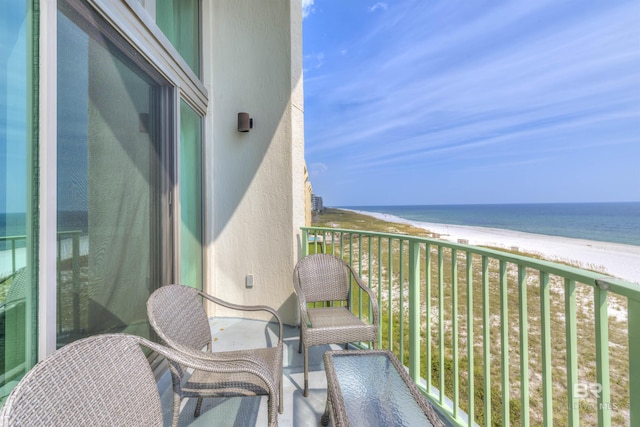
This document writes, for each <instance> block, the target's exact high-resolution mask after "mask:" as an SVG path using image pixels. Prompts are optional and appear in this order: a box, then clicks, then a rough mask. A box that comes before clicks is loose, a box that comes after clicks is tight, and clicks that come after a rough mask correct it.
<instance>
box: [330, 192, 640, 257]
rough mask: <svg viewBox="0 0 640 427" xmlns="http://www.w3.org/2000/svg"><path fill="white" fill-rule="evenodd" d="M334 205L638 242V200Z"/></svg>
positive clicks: (417, 217) (408, 216)
mask: <svg viewBox="0 0 640 427" xmlns="http://www.w3.org/2000/svg"><path fill="white" fill-rule="evenodd" d="M335 209H345V210H354V211H362V212H370V213H380V214H387V215H393V216H395V217H398V218H401V219H405V220H410V221H417V222H420V223H433V224H443V225H460V226H473V227H484V228H492V229H500V230H511V231H519V232H525V233H532V234H540V235H546V236H557V237H567V238H575V239H582V240H591V241H599V242H609V243H621V244H628V245H633V246H640V202H593V203H527V204H474V205H403V206H401V205H386V206H385V205H369V206H340V207H335Z"/></svg>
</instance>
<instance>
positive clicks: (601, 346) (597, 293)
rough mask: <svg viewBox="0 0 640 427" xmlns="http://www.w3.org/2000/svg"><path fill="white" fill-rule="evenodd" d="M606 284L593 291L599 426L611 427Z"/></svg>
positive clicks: (599, 283) (599, 284) (600, 283)
mask: <svg viewBox="0 0 640 427" xmlns="http://www.w3.org/2000/svg"><path fill="white" fill-rule="evenodd" d="M607 289H608V285H607V284H606V283H605V282H598V283H596V287H595V288H594V291H593V294H594V295H593V296H594V306H595V307H594V309H595V321H596V381H597V382H598V384H599V389H600V393H599V395H598V426H599V427H610V426H611V391H610V389H609V313H608V310H607Z"/></svg>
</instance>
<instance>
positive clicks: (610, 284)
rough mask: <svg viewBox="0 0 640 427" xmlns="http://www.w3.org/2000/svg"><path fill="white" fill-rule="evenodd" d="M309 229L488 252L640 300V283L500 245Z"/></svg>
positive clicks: (491, 256) (354, 231) (330, 229)
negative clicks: (537, 257)
mask: <svg viewBox="0 0 640 427" xmlns="http://www.w3.org/2000/svg"><path fill="white" fill-rule="evenodd" d="M301 229H302V230H303V231H305V232H323V233H343V234H358V235H367V236H371V237H380V238H387V239H388V238H391V239H398V240H404V241H409V242H417V243H425V244H428V245H434V246H441V247H445V248H449V249H456V250H458V251H464V252H470V253H472V254H475V255H480V256H486V257H488V258H494V259H498V260H501V261H505V262H508V263H513V264H517V265H522V266H524V267H528V268H532V269H535V270H539V271H541V272H544V273H548V274H551V275H557V276H562V277H565V278H567V279H569V280H574V281H576V282H579V283H583V284H585V285H589V286H594V287H596V286H597V287H599V288H600V289H603V290H607V291H610V292H613V293H616V294H619V295H622V296H624V297H627V298H629V299H632V300H635V301H638V302H640V284H634V283H631V282H627V281H624V280H621V279H616V278H614V277H611V276H608V275H606V274H603V273H597V272H594V271H588V270H584V269H581V268H578V267H572V266H569V265H564V264H560V263H557V262H552V261H544V260H539V259H536V258H531V257H527V256H524V255H517V254H511V253H508V252H503V251H500V250H497V249H490V248H485V247H481V246H473V245H468V244H464V243H456V242H450V241H448V240H442V239H436V238H430V237H419V236H412V235H410V234H395V233H385V232H377V231H367V230H354V229H347V228H332V227H301Z"/></svg>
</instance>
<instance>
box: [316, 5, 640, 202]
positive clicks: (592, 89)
mask: <svg viewBox="0 0 640 427" xmlns="http://www.w3.org/2000/svg"><path fill="white" fill-rule="evenodd" d="M381 4H382V3H381ZM400 4H401V5H402V7H395V6H396V5H395V4H394V7H393V8H391V9H389V10H387V13H385V14H384V19H382V18H381V17H382V15H378V14H371V15H368V16H369V17H371V19H373V20H372V22H371V23H370V25H368V26H365V27H363V30H362V31H361V32H360V33H354V34H353V35H352V38H350V39H348V40H346V41H345V42H344V43H345V45H346V44H347V42H348V45H349V55H348V56H344V57H342V58H344V59H343V62H342V63H341V64H340V66H339V67H338V66H336V65H334V64H329V63H327V65H326V66H324V67H323V68H322V69H321V70H319V71H318V73H316V74H313V75H311V76H309V77H310V78H309V79H308V80H306V81H305V93H306V101H305V104H306V105H305V113H306V119H305V121H306V137H305V141H306V142H305V144H306V149H305V151H306V155H307V160H308V161H311V162H322V163H325V164H326V165H327V166H328V167H330V168H331V169H332V170H333V171H340V173H342V174H344V175H345V176H347V175H348V176H354V175H359V176H361V177H362V180H363V181H366V180H367V179H370V178H371V177H373V176H381V175H385V174H386V173H391V172H389V171H392V170H393V171H395V172H394V173H396V174H399V175H402V174H404V175H407V174H409V173H413V174H419V175H418V176H423V177H426V176H427V174H428V173H430V174H438V173H439V174H449V173H451V172H452V171H454V170H460V173H461V174H463V173H464V174H467V179H468V180H469V181H470V182H471V183H473V184H474V185H476V183H477V185H481V180H478V179H476V177H472V176H471V175H468V174H470V173H471V172H469V171H479V170H491V168H492V167H495V170H500V169H504V168H507V167H508V166H509V165H511V166H510V167H511V168H516V167H519V168H521V169H522V170H523V171H525V170H527V169H531V170H532V172H531V173H533V170H534V169H535V168H536V167H537V166H539V165H541V164H542V165H545V164H550V163H549V159H555V161H557V162H561V161H563V162H565V164H566V168H567V173H566V174H565V175H566V177H565V178H566V179H569V178H570V176H571V173H570V172H568V171H569V170H571V169H572V168H574V167H579V165H580V164H584V162H585V161H587V162H588V161H593V162H599V161H600V160H601V158H602V153H603V152H606V150H607V147H614V148H615V150H616V151H615V152H616V153H619V154H616V155H617V156H619V157H620V158H619V159H618V158H617V157H616V159H615V161H614V159H613V155H610V157H612V158H611V162H612V164H613V163H616V162H617V163H623V164H624V163H625V162H628V161H629V160H628V159H627V157H629V156H635V157H636V158H638V157H640V91H638V87H639V86H640V72H638V70H640V46H639V43H638V40H639V39H640V30H639V29H638V28H637V22H635V21H636V18H635V17H636V16H638V14H639V13H640V4H639V3H638V2H637V1H618V2H615V3H606V4H605V3H598V4H596V3H594V4H590V5H589V7H586V6H585V5H583V7H580V8H576V4H575V3H573V2H569V3H568V4H565V2H555V1H539V2H526V3H520V2H518V3H515V2H513V3H506V4H505V3H500V4H497V3H494V2H479V3H478V4H475V3H473V4H471V3H469V2H456V1H454V2H451V1H444V0H443V1H434V2H424V1H410V0H407V1H403V2H401V3H400ZM377 5H378V4H376V5H374V6H372V7H371V9H370V10H372V11H373V10H375V9H373V8H374V7H376V6H377ZM379 7H382V6H379ZM376 16H379V17H380V18H376ZM324 48H329V46H324ZM323 60H324V58H323ZM614 148H612V150H613V149H614ZM336 153H340V154H339V155H337V154H336ZM589 156H591V157H589ZM577 159H580V161H577ZM588 159H593V160H588ZM479 161H481V162H482V163H481V164H477V162H479ZM474 162H475V163H474ZM536 165H537V166H536ZM409 171H410V172H409ZM599 173H603V174H604V173H605V172H604V171H599ZM622 173H627V175H624V176H623V175H621V174H622ZM634 173H635V175H629V174H634ZM330 175H334V174H330ZM546 175H548V176H549V177H552V176H553V177H556V176H557V174H556V173H555V171H550V172H548V173H547V174H546ZM609 175H611V176H616V177H617V179H618V180H621V179H625V178H626V179H635V180H636V181H640V171H638V170H637V168H636V170H635V172H633V171H626V172H622V171H620V170H619V168H618V169H616V170H612V171H609ZM580 176H583V175H582V174H580ZM416 177H417V176H413V177H409V176H408V175H407V176H406V177H405V179H407V180H413V179H416ZM326 179H329V174H327V178H326ZM539 179H540V180H541V182H546V181H545V180H546V179H547V178H545V175H541V176H540V178H539ZM548 179H550V178H548ZM593 179H596V178H595V177H594V178H593ZM598 179H603V178H602V177H598ZM327 185H328V182H327ZM362 185H366V184H364V183H363V184H362ZM541 185H542V184H541ZM581 185H583V186H588V182H587V181H585V182H583V183H581ZM616 185H620V184H619V183H617V184H616V183H614V184H612V186H614V187H615V186H616ZM315 187H316V184H315V183H314V188H315ZM625 188H626V190H627V191H629V192H631V193H635V194H636V197H637V198H638V199H639V200H640V189H639V188H635V189H634V188H631V187H629V186H626V187H625ZM334 191H335V192H336V193H335V194H336V195H337V194H344V193H345V192H346V191H348V189H346V188H345V189H336V190H334Z"/></svg>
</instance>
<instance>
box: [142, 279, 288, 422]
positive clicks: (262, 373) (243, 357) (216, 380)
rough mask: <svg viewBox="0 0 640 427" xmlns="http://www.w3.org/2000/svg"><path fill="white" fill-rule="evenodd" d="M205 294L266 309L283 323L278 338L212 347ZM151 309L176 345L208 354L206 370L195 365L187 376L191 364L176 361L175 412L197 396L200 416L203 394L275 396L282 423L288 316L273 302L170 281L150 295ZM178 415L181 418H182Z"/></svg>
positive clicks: (273, 407) (272, 405)
mask: <svg viewBox="0 0 640 427" xmlns="http://www.w3.org/2000/svg"><path fill="white" fill-rule="evenodd" d="M200 297H202V298H204V299H206V300H209V301H212V302H213V303H215V304H219V305H221V306H223V307H227V308H231V309H235V310H243V311H266V312H268V313H271V314H272V315H273V316H274V317H275V318H276V320H277V322H278V325H279V335H278V343H277V345H275V346H273V347H267V348H258V349H251V350H237V351H227V352H212V346H211V329H210V327H209V319H208V317H207V314H206V312H205V310H204V307H203V305H202V303H201V302H200ZM147 315H148V316H149V321H150V323H151V326H152V327H153V329H154V330H155V331H156V332H157V333H158V335H159V336H160V338H161V339H162V340H163V341H164V342H165V343H166V344H167V345H169V346H170V347H172V348H175V349H177V350H180V351H182V352H184V353H185V354H189V355H191V356H194V357H201V355H207V357H208V360H209V362H210V366H208V368H207V369H205V370H196V371H194V372H193V373H192V374H191V375H190V376H189V378H188V380H187V381H186V382H185V381H184V379H185V377H186V376H185V373H186V372H185V370H184V369H183V367H182V366H181V365H180V364H179V363H175V362H173V363H172V371H171V373H172V380H173V391H174V418H176V417H177V414H178V411H179V408H180V400H181V399H182V398H185V397H197V398H198V402H197V405H196V410H195V414H194V415H195V416H196V417H197V416H199V415H200V407H201V405H202V398H203V397H229V396H261V395H266V396H269V401H268V418H269V426H277V425H278V414H277V412H280V413H282V412H283V406H282V397H281V396H282V345H283V344H282V338H283V330H282V321H281V320H280V317H279V316H278V313H277V312H276V311H275V310H273V309H272V308H270V307H267V306H242V305H236V304H231V303H228V302H225V301H222V300H220V299H219V298H215V297H213V296H211V295H207V294H205V293H204V292H201V291H198V290H197V289H194V288H190V287H187V286H182V285H167V286H163V287H161V288H160V289H158V290H156V291H155V292H154V293H153V294H152V295H151V296H150V297H149V300H148V301H147ZM176 419H177V418H176Z"/></svg>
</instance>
